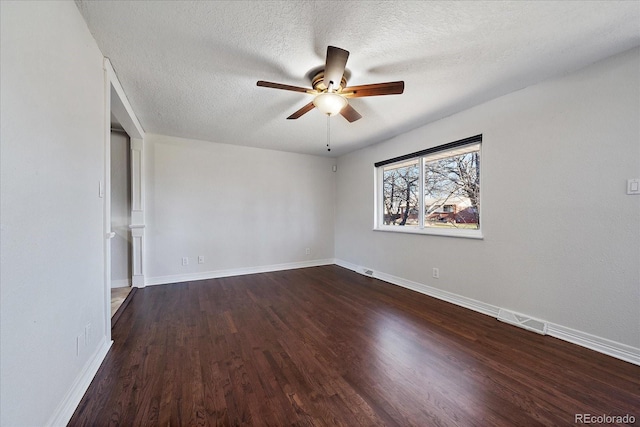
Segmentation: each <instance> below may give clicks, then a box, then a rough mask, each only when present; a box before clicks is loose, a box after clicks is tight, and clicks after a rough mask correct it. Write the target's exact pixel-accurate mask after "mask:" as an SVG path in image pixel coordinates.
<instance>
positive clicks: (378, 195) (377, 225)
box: [373, 135, 484, 239]
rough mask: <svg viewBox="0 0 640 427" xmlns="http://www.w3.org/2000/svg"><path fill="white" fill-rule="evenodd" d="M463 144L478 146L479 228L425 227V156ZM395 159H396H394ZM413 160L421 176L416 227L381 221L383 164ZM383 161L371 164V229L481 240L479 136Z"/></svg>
mask: <svg viewBox="0 0 640 427" xmlns="http://www.w3.org/2000/svg"><path fill="white" fill-rule="evenodd" d="M466 145H479V146H480V148H479V151H480V197H479V199H480V207H479V209H478V215H479V218H480V227H479V228H478V229H468V228H459V229H456V228H433V227H425V226H424V219H425V218H424V215H425V212H424V206H425V205H424V169H425V158H426V157H429V156H430V155H431V156H432V155H433V154H435V153H440V152H447V151H454V150H455V148H456V147H458V148H460V147H464V146H466ZM396 159H397V161H396ZM412 159H419V163H420V178H419V190H418V191H419V195H420V196H419V197H420V201H419V209H418V212H419V214H418V215H419V216H418V226H406V225H405V226H398V225H385V224H384V205H383V199H384V196H383V190H384V182H383V174H384V168H385V166H390V165H393V164H399V163H405V162H407V161H409V160H412ZM379 163H382V165H378V163H376V165H374V191H375V194H374V198H373V199H374V215H373V230H374V231H386V232H394V233H405V234H424V235H431V236H447V237H463V238H468V239H483V238H484V235H483V234H482V224H483V223H484V219H483V215H482V207H483V203H482V193H484V191H483V190H482V188H483V182H484V181H483V179H482V175H483V170H484V167H482V163H483V155H482V135H476V136H473V137H470V138H465V139H462V140H459V141H454V142H451V143H448V144H444V145H440V146H437V147H433V148H430V149H427V150H422V151H418V152H416V153H412V154H408V155H405V156H400V157H397V158H394V159H390V160H386V161H384V162H379Z"/></svg>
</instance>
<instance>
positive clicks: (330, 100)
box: [313, 92, 348, 116]
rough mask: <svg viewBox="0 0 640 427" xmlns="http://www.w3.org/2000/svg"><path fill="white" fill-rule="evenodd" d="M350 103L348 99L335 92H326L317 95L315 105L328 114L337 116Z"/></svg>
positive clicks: (314, 100)
mask: <svg viewBox="0 0 640 427" xmlns="http://www.w3.org/2000/svg"><path fill="white" fill-rule="evenodd" d="M347 104H348V101H347V99H346V98H345V97H344V96H342V95H338V94H337V93H335V92H324V93H320V94H318V95H316V97H315V98H314V99H313V105H315V107H316V108H317V109H318V110H320V112H321V113H322V114H325V115H327V116H335V115H336V114H338V113H339V112H340V111H342V109H343V108H344V107H346V106H347Z"/></svg>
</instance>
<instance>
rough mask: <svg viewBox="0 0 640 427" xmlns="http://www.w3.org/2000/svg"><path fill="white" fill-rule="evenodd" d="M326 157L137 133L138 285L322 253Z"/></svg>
mask: <svg viewBox="0 0 640 427" xmlns="http://www.w3.org/2000/svg"><path fill="white" fill-rule="evenodd" d="M301 143H303V142H301ZM334 163H335V160H334V159H329V158H323V157H316V156H309V155H301V154H293V153H285V152H278V151H271V150H264V149H259V148H249V147H238V146H233V145H224V144H217V143H213V142H206V141H195V140H189V139H180V138H173V137H166V136H158V135H149V134H147V137H146V138H145V169H146V175H145V177H146V198H145V200H146V205H145V209H146V226H147V228H146V236H147V237H146V242H145V247H146V250H145V262H146V277H147V282H148V283H151V284H153V283H167V282H171V281H176V280H185V279H188V278H196V277H211V276H215V275H217V273H219V272H221V271H242V270H244V269H247V268H256V267H267V266H273V265H279V264H291V263H305V262H313V261H317V260H325V259H332V258H333V253H334V252H333V251H334V215H335V199H334V197H335V175H336V174H335V173H334V172H332V170H331V167H332V165H333V164H334ZM306 248H309V249H310V252H311V253H310V254H309V255H307V254H306V253H305V249H306ZM199 255H202V256H204V257H205V263H204V264H198V263H197V257H198V256H199ZM182 257H189V265H188V266H183V265H182V264H181V259H182Z"/></svg>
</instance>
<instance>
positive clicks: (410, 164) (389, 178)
mask: <svg viewBox="0 0 640 427" xmlns="http://www.w3.org/2000/svg"><path fill="white" fill-rule="evenodd" d="M382 179H383V190H382V191H383V195H382V203H383V206H382V209H383V224H384V225H397V226H414V227H417V226H418V225H419V213H420V207H419V205H418V198H419V194H418V193H419V191H420V161H419V159H412V160H409V161H406V162H402V163H396V164H394V165H388V166H385V167H384V168H383V171H382Z"/></svg>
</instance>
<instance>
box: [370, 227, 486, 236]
mask: <svg viewBox="0 0 640 427" xmlns="http://www.w3.org/2000/svg"><path fill="white" fill-rule="evenodd" d="M373 231H387V232H391V233H405V234H425V235H428V236H444V237H462V238H464V239H478V240H482V239H484V236H483V235H482V230H464V229H457V230H455V229H435V228H418V227H406V226H385V225H383V226H378V227H374V228H373Z"/></svg>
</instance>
